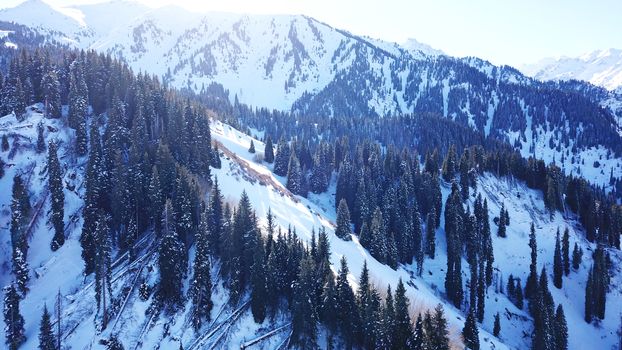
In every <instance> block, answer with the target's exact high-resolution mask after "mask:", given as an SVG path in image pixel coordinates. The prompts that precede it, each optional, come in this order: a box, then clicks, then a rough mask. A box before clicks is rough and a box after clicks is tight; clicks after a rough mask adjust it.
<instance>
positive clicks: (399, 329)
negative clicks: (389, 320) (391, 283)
mask: <svg viewBox="0 0 622 350" xmlns="http://www.w3.org/2000/svg"><path fill="white" fill-rule="evenodd" d="M412 333H413V329H412V324H411V320H410V315H409V313H408V298H407V297H406V288H405V287H404V283H403V282H402V279H401V278H400V280H399V281H398V283H397V288H396V289H395V328H394V332H393V347H394V348H395V349H404V348H406V345H407V342H408V339H410V338H411V337H412Z"/></svg>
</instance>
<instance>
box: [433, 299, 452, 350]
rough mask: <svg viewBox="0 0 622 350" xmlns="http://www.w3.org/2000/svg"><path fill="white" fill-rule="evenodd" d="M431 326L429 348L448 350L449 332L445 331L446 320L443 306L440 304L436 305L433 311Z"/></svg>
mask: <svg viewBox="0 0 622 350" xmlns="http://www.w3.org/2000/svg"><path fill="white" fill-rule="evenodd" d="M432 324H433V332H432V335H431V338H432V342H431V345H432V346H431V347H430V348H431V349H436V350H449V337H448V334H449V331H448V329H447V319H445V312H444V311H443V306H442V305H441V304H438V305H437V306H436V308H435V309H434V316H432Z"/></svg>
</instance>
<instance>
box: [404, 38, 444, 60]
mask: <svg viewBox="0 0 622 350" xmlns="http://www.w3.org/2000/svg"><path fill="white" fill-rule="evenodd" d="M402 47H403V48H405V49H406V50H408V51H410V52H420V53H423V54H424V55H426V56H441V55H445V53H444V52H443V51H441V50H437V49H435V48H433V47H432V46H430V45H428V44H424V43H422V42H420V41H418V40H417V39H414V38H408V39H407V40H406V41H405V42H404V43H402Z"/></svg>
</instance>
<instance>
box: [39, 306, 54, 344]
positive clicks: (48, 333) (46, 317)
mask: <svg viewBox="0 0 622 350" xmlns="http://www.w3.org/2000/svg"><path fill="white" fill-rule="evenodd" d="M39 349H40V350H56V345H55V339H54V333H53V332H52V323H51V322H50V313H49V312H48V308H47V306H46V305H44V306H43V316H41V325H40V327H39Z"/></svg>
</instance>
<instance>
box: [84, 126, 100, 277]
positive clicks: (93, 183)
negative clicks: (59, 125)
mask: <svg viewBox="0 0 622 350" xmlns="http://www.w3.org/2000/svg"><path fill="white" fill-rule="evenodd" d="M101 162H102V159H101V144H100V142H99V132H97V128H96V127H95V124H94V123H93V127H92V130H91V146H90V150H89V157H88V162H87V166H86V174H85V179H84V181H85V183H86V193H85V200H84V211H83V217H84V223H83V224H82V234H81V235H80V245H81V246H82V259H83V260H84V273H85V274H86V275H88V274H90V273H91V272H93V271H95V227H96V224H97V217H98V211H99V210H100V209H101V206H100V204H101V202H100V201H101V196H102V193H101V192H102V188H101V176H102V175H101V174H102V163H101Z"/></svg>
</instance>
